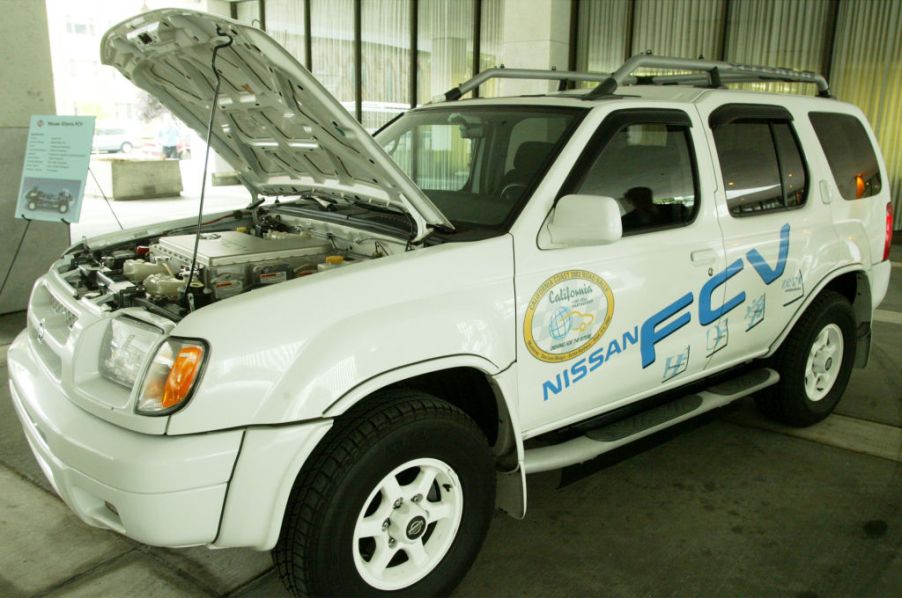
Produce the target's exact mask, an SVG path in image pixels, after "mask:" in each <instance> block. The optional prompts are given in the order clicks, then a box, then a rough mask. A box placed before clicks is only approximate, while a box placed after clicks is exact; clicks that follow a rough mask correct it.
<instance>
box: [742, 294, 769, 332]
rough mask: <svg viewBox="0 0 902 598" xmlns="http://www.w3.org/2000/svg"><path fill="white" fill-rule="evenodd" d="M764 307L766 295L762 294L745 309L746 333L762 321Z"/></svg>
mask: <svg viewBox="0 0 902 598" xmlns="http://www.w3.org/2000/svg"><path fill="white" fill-rule="evenodd" d="M766 306H767V295H764V294H762V295H761V296H760V297H758V298H757V299H754V300H753V301H752V302H751V304H750V305H749V306H748V307H746V308H745V321H746V327H745V330H746V332H748V331H749V330H751V329H752V328H754V327H755V326H757V325H758V324H760V323H761V322H763V321H764V311H765V307H766Z"/></svg>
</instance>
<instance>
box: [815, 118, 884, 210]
mask: <svg viewBox="0 0 902 598" xmlns="http://www.w3.org/2000/svg"><path fill="white" fill-rule="evenodd" d="M808 118H809V119H811V126H813V127H814V132H815V133H817V138H818V141H820V142H821V147H822V148H823V149H824V154H826V156H827V163H828V164H830V171H831V172H833V178H834V179H835V180H836V186H837V187H838V188H839V193H840V195H842V196H843V199H861V198H862V197H870V196H871V195H877V194H878V193H880V188H881V187H882V182H881V180H880V166H879V164H878V163H877V155H876V154H875V153H874V148H873V146H872V145H871V140H870V139H868V134H867V131H865V130H864V126H863V125H862V124H861V122H860V121H859V120H858V119H857V118H855V117H854V116H851V115H849V114H837V113H834V112H812V113H811V114H809V115H808Z"/></svg>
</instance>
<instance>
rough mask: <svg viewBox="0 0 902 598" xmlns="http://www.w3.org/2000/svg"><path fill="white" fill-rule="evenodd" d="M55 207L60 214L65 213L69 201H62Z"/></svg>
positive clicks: (67, 209)
mask: <svg viewBox="0 0 902 598" xmlns="http://www.w3.org/2000/svg"><path fill="white" fill-rule="evenodd" d="M57 209H58V210H59V211H60V214H65V213H66V212H68V211H69V202H68V201H64V202H62V203H61V204H60V205H59V206H58V207H57Z"/></svg>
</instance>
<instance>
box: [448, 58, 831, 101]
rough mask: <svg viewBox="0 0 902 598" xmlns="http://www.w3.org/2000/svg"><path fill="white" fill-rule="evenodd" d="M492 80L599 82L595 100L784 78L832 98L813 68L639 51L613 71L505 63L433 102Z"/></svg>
mask: <svg viewBox="0 0 902 598" xmlns="http://www.w3.org/2000/svg"><path fill="white" fill-rule="evenodd" d="M640 68H651V69H667V70H680V71H701V72H700V73H693V74H687V75H638V76H637V75H633V71H635V70H637V69H640ZM490 79H531V80H544V81H560V82H561V84H562V85H561V87H560V89H561V90H563V89H564V86H563V83H564V82H567V81H596V82H598V83H599V85H598V86H597V87H595V88H594V89H592V90H591V91H590V92H589V93H587V94H586V95H585V96H584V97H585V98H586V99H590V100H591V99H595V98H600V97H604V96H609V95H611V94H613V93H614V92H615V91H616V90H617V88H618V87H620V86H623V85H696V86H705V87H714V88H719V87H723V86H724V84H725V83H751V82H756V81H764V82H767V81H784V82H793V83H813V84H814V85H817V95H818V96H820V97H822V98H829V97H831V96H830V87H829V85H828V84H827V80H826V79H825V78H824V76H823V75H819V74H818V73H813V72H811V71H797V70H794V69H788V68H779V67H770V66H756V65H752V64H736V63H732V62H720V61H716V60H704V59H698V60H693V59H691V58H675V57H672V56H654V55H652V54H650V53H645V54H637V55H635V56H633V57H632V58H630V59H629V60H627V61H626V62H625V63H623V66H621V67H620V68H619V69H617V70H616V71H614V72H613V73H581V72H577V71H558V70H554V69H552V70H541V69H506V68H504V67H503V66H501V67H497V68H493V69H488V70H486V71H482V72H481V73H479V74H478V75H476V76H475V77H473V78H471V79H469V80H467V81H465V82H464V83H461V84H460V85H458V86H457V87H453V88H451V89H449V90H448V91H446V92H445V93H444V94H442V95H439V96H436V97H435V98H433V101H447V102H452V101H454V100H458V99H460V98H461V97H462V96H463V95H464V94H466V93H469V92H471V91H473V90H474V89H477V88H478V87H479V86H480V85H482V84H483V83H485V82H486V81H488V80H490Z"/></svg>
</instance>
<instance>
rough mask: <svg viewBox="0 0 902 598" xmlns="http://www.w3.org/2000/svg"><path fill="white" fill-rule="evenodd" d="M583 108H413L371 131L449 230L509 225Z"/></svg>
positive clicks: (567, 135)
mask: <svg viewBox="0 0 902 598" xmlns="http://www.w3.org/2000/svg"><path fill="white" fill-rule="evenodd" d="M584 114H585V111H584V110H581V109H578V110H572V109H564V108H549V109H544V108H533V107H528V108H527V107H524V108H504V109H498V108H488V107H478V106H477V107H466V106H460V107H457V106H455V107H454V109H447V108H435V109H425V110H413V111H411V112H408V113H407V114H405V115H404V116H402V117H400V118H399V119H397V120H396V121H394V122H393V123H391V124H389V125H388V126H386V127H385V128H384V129H382V130H381V131H380V132H379V133H377V135H376V140H377V141H378V142H379V143H380V144H381V145H382V146H383V147H384V148H385V150H386V151H387V152H388V154H389V155H390V156H391V157H392V159H394V161H395V162H397V163H398V165H399V166H400V167H401V169H402V170H404V172H405V173H407V174H408V175H409V176H410V178H411V179H413V181H414V182H415V183H416V184H417V185H418V186H419V187H420V188H421V189H423V191H424V192H425V193H426V195H428V196H429V199H431V200H432V201H433V203H435V205H436V207H438V209H439V210H441V211H442V213H444V214H445V216H447V217H448V219H449V220H451V222H452V223H454V225H455V226H456V227H459V226H460V225H463V227H464V228H468V227H497V226H501V225H503V224H504V223H506V222H510V221H511V220H512V218H513V217H514V216H515V215H516V213H517V211H518V210H519V208H520V206H521V205H522V202H523V201H525V200H526V199H527V197H528V196H529V192H530V190H531V189H532V188H533V187H534V186H535V185H536V184H538V182H539V180H541V177H542V175H543V174H544V173H545V171H546V170H547V169H548V167H549V166H550V165H551V162H552V161H553V160H554V158H555V156H556V155H557V152H558V151H559V150H560V148H561V147H562V146H563V144H564V142H565V141H566V140H567V138H568V137H569V135H570V133H571V132H572V130H573V129H574V128H575V127H576V125H577V124H578V123H579V121H580V119H581V118H582V116H583V115H584Z"/></svg>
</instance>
